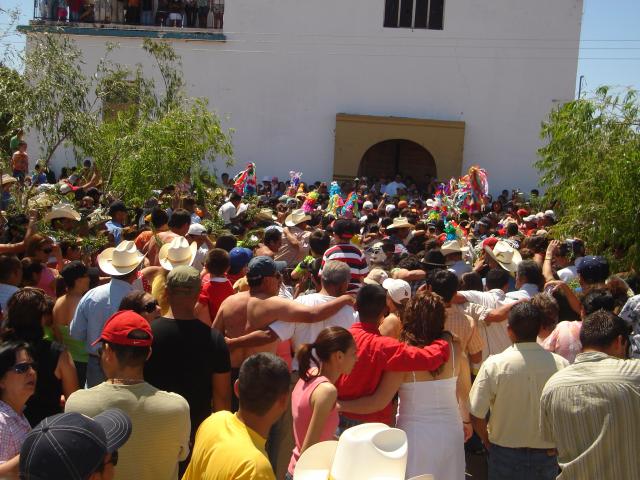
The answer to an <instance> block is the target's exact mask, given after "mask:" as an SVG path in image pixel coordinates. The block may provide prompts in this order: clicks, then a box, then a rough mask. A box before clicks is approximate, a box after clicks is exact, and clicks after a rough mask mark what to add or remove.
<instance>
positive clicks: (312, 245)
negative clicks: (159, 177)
mask: <svg viewBox="0 0 640 480" xmlns="http://www.w3.org/2000/svg"><path fill="white" fill-rule="evenodd" d="M12 142H13V144H12V147H16V148H15V152H16V153H15V154H14V156H13V164H12V169H13V171H12V174H11V175H10V174H4V175H3V176H2V182H1V183H2V209H3V212H2V232H1V234H2V242H1V243H0V308H1V312H2V327H1V335H2V337H1V338H2V340H1V343H0V477H2V476H3V475H6V476H10V475H18V474H19V475H20V476H21V478H25V479H29V478H33V479H36V478H37V479H47V478H51V479H60V478H78V479H89V478H91V479H98V478H104V479H108V478H120V479H154V480H158V479H172V480H173V479H177V478H182V479H184V480H194V479H203V478H207V479H275V478H277V479H278V480H282V479H285V478H286V479H304V478H310V477H309V475H312V474H314V472H316V474H317V471H318V468H319V467H318V465H319V463H318V462H321V460H322V461H325V460H326V459H325V457H326V455H325V456H323V455H320V453H319V452H320V451H321V449H322V448H325V447H323V446H326V445H327V443H325V442H331V441H333V440H335V439H336V438H340V440H339V441H338V442H337V447H335V448H337V451H336V453H335V456H333V455H331V456H328V457H327V458H334V463H333V464H331V462H330V460H327V461H328V462H329V464H328V465H325V466H324V467H323V468H324V469H326V473H327V475H326V477H324V478H328V477H329V475H330V474H331V477H332V478H335V479H336V480H340V479H343V478H345V479H346V478H349V479H351V480H358V479H360V478H362V479H365V478H372V477H370V475H371V474H367V473H366V472H368V471H370V468H372V467H371V466H372V465H375V466H376V467H375V468H376V469H378V472H381V471H382V472H384V471H387V470H386V469H388V468H396V467H397V458H396V457H398V458H401V463H402V467H401V468H399V469H397V470H395V472H396V473H394V474H389V475H388V476H385V478H398V479H403V478H410V477H414V476H419V475H423V474H431V475H433V478H435V479H436V480H454V479H460V480H461V479H464V478H465V471H468V470H469V466H468V465H467V464H466V459H465V451H466V453H467V454H476V455H482V456H486V457H487V458H488V478H490V479H492V480H493V479H495V480H500V479H514V478H523V479H536V480H540V479H542V480H544V479H554V478H559V479H563V480H567V479H585V478H593V479H595V478H602V479H613V478H620V479H633V478H640V463H639V462H638V461H637V458H636V455H637V450H638V448H640V429H639V428H638V424H639V423H640V361H639V360H637V359H634V358H630V357H636V358H637V357H638V356H639V355H640V348H639V347H640V341H639V339H640V285H639V284H638V279H637V276H636V274H635V272H625V273H622V272H613V271H611V264H610V263H609V261H608V260H607V259H606V258H604V257H602V256H597V255H592V253H593V252H590V246H589V245H588V244H585V243H584V242H583V241H581V240H580V239H552V235H553V225H554V223H555V222H556V221H557V218H556V214H555V213H554V211H553V210H543V211H541V212H538V211H537V210H536V209H535V207H534V206H535V205H536V203H535V201H536V200H537V199H536V198H535V196H536V193H537V192H533V193H532V195H533V197H534V198H532V199H531V198H530V199H526V198H525V196H524V195H523V194H522V193H520V192H517V191H513V192H511V193H510V192H508V191H503V192H501V194H500V195H499V196H497V197H496V198H495V201H492V199H490V198H481V199H480V203H479V204H477V205H476V206H475V208H473V209H469V210H465V209H462V210H459V209H452V208H451V206H450V204H448V203H446V202H443V198H442V196H441V193H442V192H441V189H442V186H439V185H438V182H437V181H435V180H434V179H432V178H425V179H412V178H410V177H401V176H398V177H396V178H394V179H392V180H390V181H387V179H383V178H380V179H366V178H360V179H354V180H350V181H345V182H341V183H340V182H333V183H329V184H327V183H324V182H316V183H313V184H304V183H303V182H300V181H299V180H300V178H299V176H297V177H295V178H294V176H292V177H291V178H290V179H289V180H287V181H280V180H279V179H278V178H276V177H265V178H263V180H262V182H254V183H255V185H253V188H255V192H252V193H254V195H251V197H247V196H246V195H245V193H246V186H247V185H246V183H245V184H244V187H245V190H243V188H242V185H241V184H239V183H238V181H239V180H238V178H236V179H235V180H234V179H232V178H230V177H229V175H228V174H222V176H221V178H220V179H219V180H218V182H217V183H218V188H219V191H220V192H221V196H220V201H219V202H218V204H217V205H216V208H217V211H215V209H212V207H211V205H209V208H207V205H205V204H199V203H198V202H197V201H196V197H195V195H194V192H193V186H192V185H191V181H190V177H189V175H188V174H187V175H185V177H184V179H183V181H181V182H179V183H177V184H176V185H171V186H163V188H162V190H158V191H156V192H154V194H153V196H152V197H151V198H149V199H148V201H147V202H146V203H145V205H144V206H141V207H139V208H137V207H136V206H133V205H128V204H127V198H114V196H113V195H112V194H111V193H110V192H108V191H106V189H105V188H103V187H104V185H103V182H102V179H101V175H100V172H99V171H98V170H97V169H96V168H95V166H94V165H92V163H91V162H90V161H85V163H84V164H83V167H82V168H79V169H69V170H67V171H65V172H63V173H62V174H61V175H60V179H55V178H52V173H51V172H50V171H49V170H48V169H47V168H46V167H44V166H42V167H40V168H39V169H38V170H37V171H34V172H33V174H32V172H30V171H29V169H28V168H29V162H28V156H26V155H27V154H26V144H24V141H23V140H22V139H21V138H18V136H16V137H15V138H14V139H12ZM12 149H13V148H12ZM253 173H254V174H255V171H254V172H253ZM24 192H31V193H32V194H33V197H32V198H33V199H35V200H36V201H34V202H33V203H31V204H30V208H29V210H28V211H26V212H25V211H22V212H20V211H18V210H17V208H18V206H19V199H20V198H22V197H23V196H24ZM341 192H347V195H342V193H341ZM47 199H48V200H49V202H47V201H46V200H47ZM532 200H533V202H532ZM447 205H448V206H447ZM211 210H214V211H211ZM211 220H215V222H211ZM216 222H217V223H220V224H224V230H220V231H215V232H214V233H212V232H211V231H209V230H208V229H209V228H211V225H212V224H214V223H216ZM89 236H95V237H96V238H101V239H102V240H103V243H98V244H93V247H94V248H93V250H90V249H87V247H86V245H85V244H84V243H83V241H82V239H83V237H84V238H87V237H89ZM96 245H97V246H96ZM389 427H391V429H389ZM372 429H373V430H372ZM385 429H387V430H385ZM365 430H366V431H369V432H373V431H375V435H379V434H388V435H389V437H388V438H390V439H391V440H393V442H395V441H400V443H402V442H405V443H404V444H405V446H406V448H405V449H404V454H401V455H399V456H391V455H389V456H380V457H379V458H378V457H376V453H375V452H376V451H379V450H380V449H381V448H383V446H381V445H384V446H388V445H390V444H391V443H393V442H392V441H391V440H388V441H385V442H380V443H379V444H376V445H377V449H371V450H358V449H362V448H364V447H362V446H358V445H356V444H355V443H350V441H351V440H349V439H352V438H353V435H352V434H350V433H349V432H364V431H365ZM398 432H401V433H398ZM350 435H351V436H350ZM372 435H374V434H373V433H372ZM372 438H373V437H372ZM385 438H387V437H385ZM367 441H368V442H373V441H374V440H371V439H369V440H367ZM356 443H357V442H356ZM360 443H362V441H361V442H360ZM365 443H366V442H365ZM362 451H366V452H367V453H366V454H362V455H359V454H358V452H362ZM345 455H346V456H347V457H350V462H349V463H350V466H345V465H344V464H342V463H341V464H340V465H338V464H339V463H340V460H339V459H340V458H344V456H345ZM392 457H393V458H392ZM394 462H395V463H394ZM345 468H352V470H350V471H351V472H352V473H350V474H344V473H342V474H341V473H339V471H343V472H344V471H345V470H344V469H345ZM340 469H343V470H340ZM321 470H322V469H321ZM353 472H356V473H355V474H354V473H353ZM314 478H316V477H314Z"/></svg>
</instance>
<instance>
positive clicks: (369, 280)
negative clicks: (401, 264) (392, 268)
mask: <svg viewBox="0 0 640 480" xmlns="http://www.w3.org/2000/svg"><path fill="white" fill-rule="evenodd" d="M388 278H389V274H388V273H387V272H385V271H384V270H383V269H381V268H373V269H372V270H371V271H370V272H369V274H368V275H367V276H366V277H365V279H364V280H363V281H364V283H366V284H367V285H380V286H382V282H384V281H385V280H387V279H388Z"/></svg>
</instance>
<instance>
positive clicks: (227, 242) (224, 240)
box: [216, 233, 238, 252]
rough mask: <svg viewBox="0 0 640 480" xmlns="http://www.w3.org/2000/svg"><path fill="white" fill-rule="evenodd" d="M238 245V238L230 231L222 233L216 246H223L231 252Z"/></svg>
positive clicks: (222, 247)
mask: <svg viewBox="0 0 640 480" xmlns="http://www.w3.org/2000/svg"><path fill="white" fill-rule="evenodd" d="M236 245H238V240H237V239H236V237H235V236H234V235H231V234H229V233H227V234H224V235H220V236H219V237H218V239H217V240H216V248H221V249H223V250H226V251H227V252H230V251H231V250H233V249H234V248H236Z"/></svg>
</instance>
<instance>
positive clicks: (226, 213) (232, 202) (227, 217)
mask: <svg viewBox="0 0 640 480" xmlns="http://www.w3.org/2000/svg"><path fill="white" fill-rule="evenodd" d="M240 202H242V196H241V195H240V194H238V193H237V192H233V193H232V194H231V196H230V197H229V201H228V202H226V203H225V204H224V205H222V206H221V207H220V209H219V210H218V215H220V216H221V217H222V220H223V221H224V224H225V225H229V224H230V223H231V219H232V218H235V217H236V216H237V215H238V207H239V206H240Z"/></svg>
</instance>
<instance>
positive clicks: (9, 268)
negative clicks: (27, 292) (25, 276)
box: [0, 255, 22, 283]
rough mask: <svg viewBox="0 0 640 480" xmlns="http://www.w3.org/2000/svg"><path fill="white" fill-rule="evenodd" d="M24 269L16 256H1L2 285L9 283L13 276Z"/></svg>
mask: <svg viewBox="0 0 640 480" xmlns="http://www.w3.org/2000/svg"><path fill="white" fill-rule="evenodd" d="M21 268H22V263H20V260H19V259H18V257H16V256H15V255H0V283H7V282H8V281H9V278H11V275H13V274H14V273H15V272H17V271H18V270H20V269H21Z"/></svg>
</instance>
